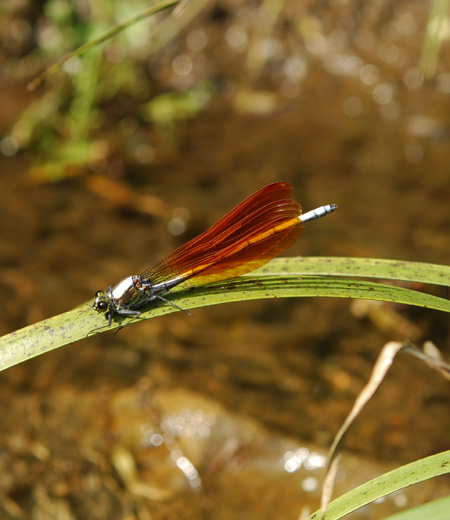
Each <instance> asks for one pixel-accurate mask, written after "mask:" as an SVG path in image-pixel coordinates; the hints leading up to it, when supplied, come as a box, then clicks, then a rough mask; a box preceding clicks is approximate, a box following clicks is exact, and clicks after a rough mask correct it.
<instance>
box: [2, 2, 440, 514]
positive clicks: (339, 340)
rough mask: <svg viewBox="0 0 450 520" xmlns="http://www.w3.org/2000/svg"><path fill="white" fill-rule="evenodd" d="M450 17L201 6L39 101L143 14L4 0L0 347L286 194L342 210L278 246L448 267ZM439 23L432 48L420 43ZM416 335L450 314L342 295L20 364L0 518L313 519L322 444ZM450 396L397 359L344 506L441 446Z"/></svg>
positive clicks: (234, 312) (381, 510)
mask: <svg viewBox="0 0 450 520" xmlns="http://www.w3.org/2000/svg"><path fill="white" fill-rule="evenodd" d="M441 4H442V5H444V11H443V16H441V17H440V18H439V22H436V23H435V24H434V25H433V24H428V21H429V17H430V13H431V12H432V10H433V9H434V7H433V6H434V4H433V3H431V2H424V1H423V0H421V1H408V2H406V1H394V0H391V1H383V2H380V1H378V0H368V1H366V2H358V1H351V0H339V1H335V2H332V3H328V2H320V1H314V0H313V1H308V2H307V1H301V0H299V1H292V0H287V1H283V0H262V1H260V2H254V1H250V0H222V1H220V0H219V1H211V2H206V1H204V0H192V1H191V2H190V3H186V4H185V5H183V6H180V5H179V6H178V7H177V8H176V10H175V11H173V10H167V11H163V12H161V13H159V14H157V15H156V16H152V17H146V18H144V19H143V20H141V21H139V22H138V23H135V24H133V25H132V26H130V27H129V28H128V29H127V30H125V31H123V32H121V33H120V34H118V35H116V36H115V37H113V38H111V39H109V40H108V41H107V42H106V43H103V44H101V45H99V46H96V47H95V48H93V49H92V50H90V51H89V52H87V53H85V54H84V55H83V56H81V57H76V58H72V59H70V60H68V61H67V62H66V63H65V64H64V65H63V67H62V71H60V72H58V73H57V74H55V75H54V76H52V77H51V78H49V79H48V81H46V82H45V83H44V84H43V85H41V86H40V87H38V88H36V89H34V90H33V91H30V90H29V89H28V88H27V85H28V84H29V82H30V81H32V80H33V79H34V78H36V77H37V76H38V75H39V74H40V73H41V72H42V71H43V70H45V69H46V68H47V67H49V66H50V65H52V64H54V63H56V62H57V61H58V60H59V59H61V58H62V57H63V56H64V55H65V54H66V53H68V52H71V51H73V50H75V49H76V48H77V47H79V46H81V45H83V44H85V43H87V42H89V41H91V40H92V39H94V38H97V37H99V36H101V35H102V34H103V33H104V32H105V31H107V30H109V29H111V28H113V27H114V26H116V25H117V24H119V23H122V22H124V21H125V20H127V19H129V18H131V17H133V16H136V15H137V14H138V13H140V12H142V11H143V10H145V9H147V8H148V7H149V4H148V3H147V2H144V1H140V0H127V1H125V0H116V1H113V0H97V1H95V2H93V1H90V0H72V1H69V0H47V1H44V0H43V1H32V0H9V1H8V2H1V3H0V64H1V67H0V88H1V96H0V172H1V190H0V198H1V208H2V209H1V214H2V218H1V219H0V230H1V231H0V241H1V243H0V297H1V301H2V306H1V317H0V334H2V335H3V334H7V333H9V332H12V331H14V330H16V329H18V328H21V327H24V326H26V325H28V324H31V323H35V322H37V321H39V320H42V319H45V318H48V317H51V316H53V315H56V314H60V313H62V312H65V311H67V310H70V309H71V308H73V307H75V306H77V305H80V304H82V303H84V302H86V301H87V300H89V299H90V298H92V297H93V295H94V293H95V292H96V291H97V290H99V289H104V288H105V287H107V286H109V285H110V284H112V283H116V282H118V281H119V280H121V279H122V278H124V277H126V276H128V275H130V274H138V273H140V272H141V271H142V270H143V269H144V268H146V267H148V266H149V265H151V264H152V263H154V262H156V261H157V260H158V259H160V258H161V257H162V256H163V255H165V254H167V253H169V252H171V251H172V250H173V249H175V248H176V247H177V246H179V245H181V244H183V243H184V242H186V241H187V240H189V239H190V238H192V237H193V236H195V235H196V234H198V233H200V232H202V231H204V230H205V229H206V228H207V227H208V226H209V225H211V224H213V223H214V222H215V221H216V220H217V219H218V218H220V217H221V216H222V215H223V214H225V212H226V211H228V210H230V209H231V208H232V207H234V206H235V205H236V204H237V203H239V202H241V201H242V200H243V199H244V198H245V197H247V196H249V195H250V194H252V193H253V192H254V191H256V190H257V189H259V188H260V187H262V186H263V185H265V184H267V183H270V182H273V181H276V180H281V179H284V180H288V181H290V182H291V183H292V184H293V186H294V198H295V199H296V200H298V201H299V202H300V203H301V204H302V206H303V208H304V210H305V211H307V210H309V209H312V208H314V207H317V206H319V205H322V204H328V203H337V204H338V205H339V210H338V211H337V212H336V213H334V214H333V215H332V216H329V217H328V218H326V219H323V220H320V221H317V222H313V223H310V224H309V225H308V226H307V228H306V230H305V233H304V235H303V237H302V238H301V239H300V240H299V242H298V243H297V244H295V245H294V246H293V247H292V248H291V249H290V250H289V251H288V252H287V253H286V254H287V255H304V256H346V257H352V256H357V257H368V258H378V257H379V258H391V259H399V260H411V261H420V262H432V263H438V264H439V263H440V264H446V263H448V258H449V257H450V241H449V229H450V212H449V203H450V170H449V164H450V161H449V157H450V155H449V138H450V133H449V132H450V126H449V123H450V110H449V108H450V98H449V95H450V70H449V58H450V54H449V47H448V39H449V38H450V31H449V20H448V11H447V10H446V9H447V6H446V2H441ZM441 14H442V13H441ZM427 24H428V30H431V31H434V33H433V34H435V37H436V41H437V42H439V44H440V45H441V48H440V52H437V49H436V48H434V51H433V49H431V50H430V49H429V48H427V46H426V45H425V46H424V42H425V36H426V33H427ZM434 59H437V62H436V68H435V71H434V73H431V74H430V76H431V77H430V79H428V80H423V78H422V76H421V73H420V69H419V67H420V64H421V63H422V66H424V64H425V66H427V67H429V68H430V69H431V70H432V71H433V63H434V62H433V60H434ZM412 288H414V289H419V290H425V291H434V293H435V294H439V295H441V296H444V297H445V296H447V297H448V293H445V291H440V289H439V288H437V289H436V288H435V289H430V288H427V287H412ZM405 338H409V339H412V340H413V341H416V342H418V343H420V342H421V341H423V340H428V339H430V340H432V341H434V342H435V343H436V345H437V346H438V348H440V349H441V350H442V351H443V352H444V354H445V353H446V354H447V356H448V354H449V353H450V344H449V323H448V317H446V316H445V315H444V314H443V313H439V312H434V311H429V310H424V309H415V308H408V307H404V306H396V305H387V304H373V303H370V302H356V301H355V302H352V301H347V300H337V299H298V300H296V299H289V300H288V299H286V300H276V301H269V300H267V301H258V302H248V303H239V304H233V305H222V306H218V307H215V308H204V309H199V310H196V311H195V315H194V316H193V317H191V316H186V315H185V314H183V313H175V314H172V315H169V316H165V317H162V318H158V319H154V320H148V321H147V322H143V323H139V324H136V325H133V326H130V327H128V328H125V329H124V330H122V331H121V332H120V333H119V334H117V335H113V334H112V333H110V332H108V333H105V334H101V335H99V336H96V337H93V338H89V339H86V340H84V341H82V342H79V343H77V344H74V345H70V346H67V347H64V348H62V349H59V350H56V351H53V352H51V353H47V354H45V355H44V356H41V357H39V358H36V359H33V360H31V361H29V362H27V363H24V364H22V365H20V366H16V367H14V368H12V369H10V370H8V371H6V372H4V373H1V374H0V388H1V391H0V406H1V416H2V427H1V428H0V440H1V442H0V489H1V495H2V497H3V498H2V503H1V504H0V517H1V518H6V519H10V518H11V519H15V518H26V519H28V518H33V519H34V518H36V519H40V518H58V519H59V518H61V519H62V518H64V519H78V518H82V519H90V518H93V519H94V518H95V519H96V518H99V519H101V518H109V519H115V518H117V519H119V518H126V519H134V518H138V519H144V520H145V519H149V518H156V519H159V518H164V519H166V518H167V519H170V518H180V517H181V518H215V519H220V518H230V517H233V518H246V519H250V518H255V519H265V518H267V519H269V518H286V519H290V518H300V517H301V515H302V514H306V513H308V512H312V511H314V510H315V509H317V507H318V506H319V501H318V497H319V492H320V482H321V478H322V474H323V464H324V454H325V453H326V449H327V447H328V446H329V445H330V443H331V441H332V439H333V436H334V435H335V433H336V432H337V430H338V428H339V426H340V424H341V422H342V420H343V419H344V418H345V416H346V414H347V413H348V412H349V411H350V408H351V406H352V403H353V400H354V398H355V396H356V395H357V393H358V391H359V390H360V389H361V387H362V386H363V384H364V383H365V381H366V380H367V378H368V376H369V374H370V371H371V367H372V365H373V362H374V360H375V359H376V356H377V354H378V353H379V351H380V349H381V348H382V346H383V344H384V343H385V342H387V341H389V340H392V339H395V340H403V339H405ZM449 404H450V391H449V388H448V384H447V383H446V382H445V381H444V380H441V379H440V378H439V377H438V376H437V375H436V374H435V373H434V372H432V371H430V370H428V369H427V368H426V367H424V366H422V365H420V364H419V362H418V361H416V360H413V359H409V358H408V357H407V356H405V355H400V356H399V358H398V360H397V361H396V363H395V364H394V366H393V368H392V370H391V372H390V374H389V376H388V378H387V380H386V382H385V383H384V385H383V386H382V387H381V389H380V391H379V392H378V393H377V395H376V396H375V398H374V400H373V402H371V403H370V405H369V407H368V408H367V410H366V411H365V412H364V413H363V415H362V416H361V417H360V418H359V419H358V421H357V423H356V424H355V425H354V426H353V428H352V429H351V432H350V434H349V437H348V442H347V447H348V453H347V454H345V455H344V457H343V461H342V472H341V476H340V480H339V484H338V488H337V490H336V491H337V494H339V493H343V492H345V491H348V490H349V489H351V488H353V487H355V486H356V485H358V484H360V483H362V482H364V481H366V480H367V479H369V478H372V477H374V476H376V475H378V474H380V473H383V472H385V471H387V470H389V469H391V468H392V467H395V466H397V465H399V464H404V463H407V462H410V461H412V460H415V459H417V458H420V457H424V456H427V455H430V454H432V453H435V452H437V451H440V450H443V449H448V448H449V444H450V442H449V432H450V414H448V410H449ZM448 485H449V482H448V480H445V479H441V480H439V479H438V480H437V481H436V482H433V483H431V485H424V486H421V487H418V488H416V489H415V490H414V492H413V494H410V495H407V494H406V493H405V494H399V495H397V496H396V497H394V498H392V499H389V500H387V501H385V502H384V503H383V504H378V505H377V506H376V507H375V506H372V507H371V508H368V509H366V510H365V511H363V513H361V516H359V517H358V518H380V517H381V516H382V515H383V514H385V513H386V512H392V511H396V510H398V508H401V507H405V506H408V505H411V504H413V503H419V502H421V501H424V500H426V499H429V498H432V497H433V496H439V495H440V494H442V493H444V494H445V493H447V494H448ZM355 518H357V517H355Z"/></svg>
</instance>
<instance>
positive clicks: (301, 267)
mask: <svg viewBox="0 0 450 520" xmlns="http://www.w3.org/2000/svg"><path fill="white" fill-rule="evenodd" d="M277 273H278V274H281V273H285V274H298V275H301V274H313V275H324V274H326V275H328V276H351V277H352V278H382V279H384V280H403V281H409V282H415V283H417V282H419V283H429V284H433V285H444V286H447V287H450V266H447V265H437V264H426V263H423V262H404V261H401V260H385V259H383V258H347V257H294V258H276V259H274V260H272V261H271V262H270V263H268V264H267V265H266V266H264V267H262V268H261V269H259V270H257V271H254V273H253V274H257V275H272V274H277Z"/></svg>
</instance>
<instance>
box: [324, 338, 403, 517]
mask: <svg viewBox="0 0 450 520" xmlns="http://www.w3.org/2000/svg"><path fill="white" fill-rule="evenodd" d="M403 348H405V345H404V344H403V343H399V342H397V341H390V342H389V343H386V345H384V347H383V348H382V350H381V352H380V355H379V356H378V359H377V360H376V362H375V365H374V367H373V370H372V373H371V375H370V378H369V381H368V383H367V384H366V386H365V387H364V388H363V389H362V390H361V392H360V393H359V395H358V397H357V398H356V401H355V404H354V405H353V408H352V410H351V412H350V413H349V414H348V416H347V418H346V419H345V421H344V424H343V425H342V426H341V428H340V429H339V431H338V433H337V434H336V437H335V439H334V441H333V444H332V446H331V448H330V453H329V455H328V464H327V470H326V472H325V479H324V484H323V488H322V496H321V505H320V510H321V516H322V518H324V516H325V512H326V509H327V507H328V504H329V503H330V500H331V495H332V493H333V488H334V482H335V477H336V472H337V456H338V455H339V453H340V452H341V450H342V446H343V444H344V440H345V435H346V433H347V431H348V429H349V428H350V426H351V424H352V423H353V421H354V420H355V419H356V417H357V416H358V415H359V414H360V412H361V410H362V409H363V408H364V407H365V406H366V404H367V403H368V401H369V400H370V399H371V398H372V396H373V395H374V393H375V392H376V391H377V389H378V387H379V386H380V384H381V383H382V381H383V379H384V378H385V376H386V373H387V371H388V370H389V368H390V367H391V365H392V362H393V360H394V358H395V356H396V355H397V354H398V352H399V351H400V350H402V349H403Z"/></svg>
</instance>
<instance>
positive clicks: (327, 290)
mask: <svg viewBox="0 0 450 520" xmlns="http://www.w3.org/2000/svg"><path fill="white" fill-rule="evenodd" d="M350 260H351V261H352V260H353V259H350ZM298 261H299V259H281V260H280V259H279V260H277V261H272V262H270V263H269V264H268V267H267V266H266V267H265V268H264V269H263V271H265V274H264V275H263V276H261V270H260V272H259V274H260V275H259V276H255V275H250V276H243V277H241V278H237V279H235V280H229V281H227V282H223V283H220V284H211V285H209V286H204V287H199V288H197V289H195V290H193V291H181V290H178V291H173V292H172V293H170V294H169V295H168V299H169V300H172V301H173V302H174V303H176V304H177V305H178V306H180V307H181V308H183V309H186V310H189V309H194V308H197V307H205V306H208V305H217V304H219V303H226V302H238V301H247V300H255V299H264V298H282V297H316V296H320V297H337V298H360V299H366V300H378V301H385V302H395V303H404V304H408V305H415V306H419V307H426V308H431V309H436V310H440V311H445V312H450V301H449V300H446V299H444V298H439V297H436V296H432V295H429V294H425V293H421V292H418V291H413V290H410V289H405V288H403V287H392V286H389V285H384V284H379V283H374V282H366V281H359V282H356V281H354V280H349V279H341V278H332V277H315V276H301V277H299V276H298V275H292V274H286V273H287V267H289V266H291V267H292V266H296V267H295V269H296V270H298ZM340 262H341V263H342V262H344V261H343V259H340ZM302 263H304V262H303V259H300V264H302ZM307 263H308V262H307ZM314 263H315V261H314V259H313V260H311V261H310V262H309V269H310V271H311V270H316V271H318V272H322V273H323V274H328V272H329V271H330V272H333V266H337V265H339V262H336V263H333V262H328V263H326V262H325V263H324V262H323V259H320V260H316V265H315V267H314ZM344 263H345V262H344ZM350 263H351V262H350ZM381 263H382V262H381ZM296 264H297V265H296ZM305 265H306V263H305ZM359 265H361V263H360V264H359ZM439 267H440V268H441V269H442V270H443V271H445V269H446V268H445V267H442V266H439ZM327 269H328V270H329V271H327ZM339 269H341V268H340V267H339ZM371 269H372V268H370V266H369V265H367V266H366V269H365V271H364V270H362V269H360V270H359V271H358V270H357V269H355V271H357V272H359V273H361V272H364V274H363V275H362V276H364V277H366V276H368V274H367V273H368V272H370V271H371ZM305 271H307V269H305ZM268 272H270V276H269V275H268ZM299 274H300V273H299ZM341 274H342V272H341ZM415 275H417V273H415ZM422 278H427V279H428V280H430V279H432V278H433V277H432V276H431V274H430V273H429V274H428V275H426V276H425V277H422ZM444 278H445V277H444ZM410 280H411V281H417V280H416V279H415V278H413V277H412V278H411V279H410ZM445 280H446V278H445ZM445 280H444V282H445ZM447 281H448V280H447ZM444 282H443V283H444ZM175 310H176V308H175V307H172V306H170V305H167V304H165V305H162V304H160V303H158V302H157V303H156V304H155V305H152V306H151V308H149V310H148V311H147V312H145V313H143V315H142V317H141V319H148V318H154V317H156V316H161V315H163V314H168V313H171V312H174V311H175ZM187 319H188V318H187ZM189 319H192V318H189ZM194 319H195V318H194ZM137 321H139V320H135V322H137ZM126 322H127V320H124V319H123V318H118V319H117V322H116V323H115V324H113V325H112V326H111V327H108V326H107V320H106V317H105V315H104V314H98V313H97V312H95V311H94V310H93V309H92V307H90V306H89V305H88V304H85V305H83V306H81V307H79V308H77V309H74V310H72V311H69V312H66V313H64V314H61V315H58V316H55V317H53V318H50V319H48V320H44V321H42V322H40V323H37V324H35V325H30V326H28V327H25V328H24V329H21V330H19V331H16V332H13V333H11V334H8V335H6V336H4V337H3V338H0V370H4V369H5V368H8V367H10V366H13V365H16V364H17V363H20V362H22V361H25V360H27V359H30V358H32V357H35V356H38V355H40V354H43V353H44V352H48V351H50V350H53V349H55V348H58V347H61V346H63V345H66V344H69V343H73V342H75V341H78V340H80V339H84V338H86V337H87V336H89V335H94V334H97V333H99V332H104V331H106V330H108V329H111V328H116V327H117V326H120V324H122V325H123V324H125V323H126Z"/></svg>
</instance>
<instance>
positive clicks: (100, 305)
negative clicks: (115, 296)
mask: <svg viewBox="0 0 450 520" xmlns="http://www.w3.org/2000/svg"><path fill="white" fill-rule="evenodd" d="M93 307H94V309H95V310H96V311H97V312H106V311H107V310H108V309H109V304H108V298H107V297H106V294H105V291H97V292H96V293H95V302H94V305H93Z"/></svg>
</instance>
